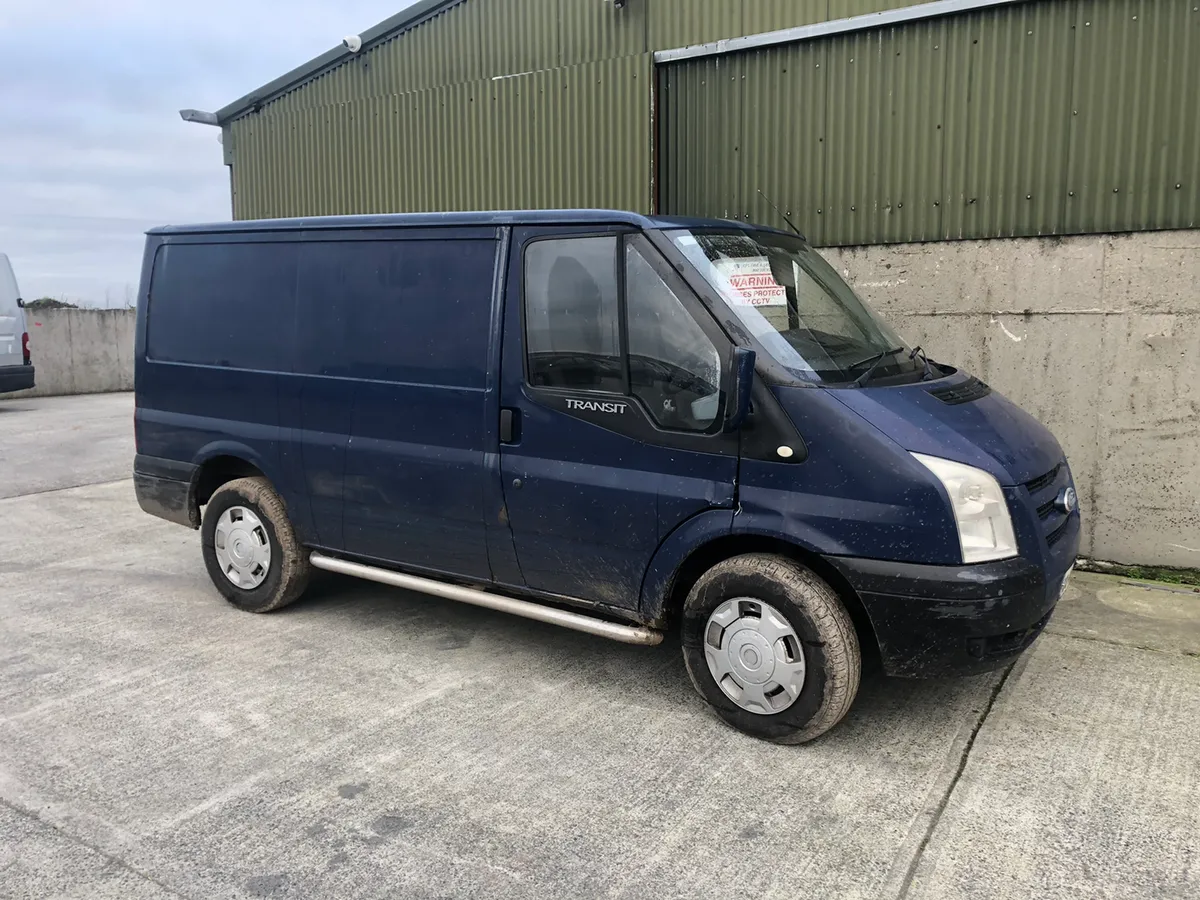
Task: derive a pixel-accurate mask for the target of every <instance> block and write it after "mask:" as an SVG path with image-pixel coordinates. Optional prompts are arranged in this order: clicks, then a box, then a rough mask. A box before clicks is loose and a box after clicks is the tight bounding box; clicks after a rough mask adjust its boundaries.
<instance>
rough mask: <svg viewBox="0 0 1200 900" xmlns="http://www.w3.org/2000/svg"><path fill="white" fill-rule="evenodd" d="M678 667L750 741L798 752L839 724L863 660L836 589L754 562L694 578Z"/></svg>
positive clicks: (779, 562) (784, 567)
mask: <svg viewBox="0 0 1200 900" xmlns="http://www.w3.org/2000/svg"><path fill="white" fill-rule="evenodd" d="M683 658H684V662H685V664H686V665H687V670H688V675H689V676H690V677H691V679H692V684H693V685H695V687H696V690H697V691H699V692H700V695H701V696H702V697H703V698H704V699H705V700H706V701H707V702H708V704H709V706H711V707H712V708H713V710H714V711H715V712H716V713H717V715H719V716H720V717H721V718H722V719H724V720H725V721H726V722H728V723H729V724H730V725H732V726H733V727H734V728H737V729H738V730H740V731H744V732H745V733H746V734H750V735H753V736H754V737H759V738H765V739H766V740H770V741H776V742H778V743H781V744H802V743H804V742H805V741H811V740H813V739H814V738H816V737H819V736H821V735H822V734H824V733H825V732H826V731H828V730H829V729H830V728H832V727H833V726H834V725H836V724H837V723H838V722H840V721H841V720H842V717H843V716H845V715H846V713H847V712H848V711H849V709H850V704H852V703H853V702H854V697H855V695H856V694H857V693H858V683H859V678H860V675H861V671H862V656H861V653H860V651H859V646H858V636H857V635H856V634H855V631H854V625H853V623H852V622H851V621H850V615H849V614H848V613H847V612H846V608H845V607H844V606H843V605H842V603H841V601H840V600H839V599H838V596H837V594H836V593H835V592H834V591H833V589H832V588H830V586H829V585H828V584H826V583H825V582H824V581H822V580H821V579H820V578H818V577H817V576H816V575H815V574H813V572H811V571H810V570H808V569H806V568H805V567H804V566H802V565H800V564H799V563H796V562H793V561H792V560H790V559H787V558H786V557H782V556H770V555H766V554H750V555H746V556H736V557H734V558H732V559H727V560H725V561H724V562H721V563H718V564H717V565H715V566H713V567H712V568H711V569H709V570H708V571H707V572H705V573H704V575H702V576H701V577H700V580H699V581H697V582H696V584H695V586H694V587H693V588H692V590H691V592H690V593H689V594H688V597H687V600H686V601H685V602H684V608H683Z"/></svg>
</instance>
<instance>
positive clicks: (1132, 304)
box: [824, 231, 1200, 567]
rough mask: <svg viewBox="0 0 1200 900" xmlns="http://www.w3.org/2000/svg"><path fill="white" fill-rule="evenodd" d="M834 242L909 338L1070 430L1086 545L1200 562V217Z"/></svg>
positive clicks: (1115, 556) (1119, 554) (1108, 553)
mask: <svg viewBox="0 0 1200 900" xmlns="http://www.w3.org/2000/svg"><path fill="white" fill-rule="evenodd" d="M824 253H825V256H826V258H828V259H829V260H830V262H831V263H832V264H833V265H835V266H836V267H837V268H838V269H839V270H840V271H841V272H842V273H843V275H844V276H845V277H846V278H847V280H849V281H850V282H851V283H852V284H854V285H855V287H856V288H857V290H858V291H859V293H860V294H861V295H862V296H863V297H864V298H865V299H867V300H868V301H869V302H870V303H871V305H872V306H874V307H875V309H877V310H879V311H880V312H882V313H883V314H884V315H885V316H886V317H887V318H888V319H889V321H891V322H892V324H893V325H894V326H895V327H896V328H897V330H899V332H900V334H901V335H902V336H903V337H904V338H905V339H906V340H908V341H910V342H912V343H920V344H922V345H923V346H924V347H925V349H926V350H927V351H928V353H929V355H930V356H931V357H932V358H934V359H937V360H940V361H942V362H946V363H952V364H954V365H957V366H960V367H962V368H965V369H967V370H969V371H971V372H972V373H974V374H976V375H978V376H979V377H980V378H982V379H984V380H985V381H987V382H988V383H989V384H991V385H992V386H993V387H994V388H995V389H996V390H998V391H1000V392H1001V393H1003V394H1005V395H1006V396H1008V397H1009V398H1011V399H1012V400H1013V401H1015V402H1016V403H1018V404H1019V405H1020V406H1022V407H1024V408H1025V409H1026V410H1028V411H1029V412H1030V413H1032V414H1033V415H1035V416H1037V417H1038V418H1039V419H1040V420H1041V421H1042V422H1044V423H1045V424H1046V425H1047V426H1049V427H1050V429H1051V430H1052V431H1053V432H1054V433H1055V435H1057V436H1058V439H1059V441H1060V442H1061V443H1062V444H1063V447H1064V449H1065V450H1066V452H1067V455H1068V457H1069V459H1070V461H1071V466H1072V469H1073V471H1074V473H1075V478H1076V481H1077V483H1078V486H1079V493H1080V498H1081V502H1082V509H1083V514H1084V529H1085V530H1084V539H1083V546H1082V549H1081V552H1082V553H1083V554H1084V555H1085V556H1090V557H1095V558H1098V559H1106V560H1115V561H1118V562H1125V563H1143V564H1157V565H1171V566H1187V567H1197V566H1200V231H1164V232H1149V233H1141V234H1129V235H1104V236H1085V237H1071V238H1025V239H1014V240H989V241H962V242H954V243H936V244H908V245H894V246H881V247H867V248H848V249H842V250H827V251H824Z"/></svg>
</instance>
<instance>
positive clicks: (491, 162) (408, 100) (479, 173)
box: [230, 54, 653, 219]
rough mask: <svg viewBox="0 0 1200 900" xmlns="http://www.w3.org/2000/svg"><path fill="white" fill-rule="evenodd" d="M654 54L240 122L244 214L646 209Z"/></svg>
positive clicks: (274, 112) (236, 187)
mask: <svg viewBox="0 0 1200 900" xmlns="http://www.w3.org/2000/svg"><path fill="white" fill-rule="evenodd" d="M652 84H653V66H652V62H651V58H650V56H649V55H647V54H642V55H639V56H630V57H624V58H621V59H612V60H601V61H599V62H593V63H587V64H584V65H580V66H568V67H561V68H555V69H542V70H540V71H537V72H533V73H530V74H528V75H523V76H516V77H508V78H500V79H484V80H479V81H472V82H464V83H459V84H452V85H447V86H443V87H437V88H430V89H428V90H422V91H414V92H411V93H405V94H393V95H391V96H364V97H360V98H356V99H354V100H346V101H341V102H331V103H327V104H325V105H321V106H316V107H314V108H310V109H304V108H294V107H293V108H290V109H288V108H284V107H283V106H282V105H275V106H273V107H272V108H271V109H269V110H267V111H264V112H263V113H260V114H258V115H252V116H245V117H243V118H241V119H236V120H234V122H233V123H232V126H231V129H230V132H231V139H232V141H233V144H234V166H233V191H234V215H235V218H238V219H253V218H268V217H279V216H309V215H338V214H349V213H371V212H416V211H424V210H455V209H506V208H508V209H511V208H525V207H529V208H536V207H543V208H545V207H591V206H615V207H621V208H626V209H631V210H643V211H648V210H649V207H650V183H651V164H650V151H651V93H652V91H651V88H652Z"/></svg>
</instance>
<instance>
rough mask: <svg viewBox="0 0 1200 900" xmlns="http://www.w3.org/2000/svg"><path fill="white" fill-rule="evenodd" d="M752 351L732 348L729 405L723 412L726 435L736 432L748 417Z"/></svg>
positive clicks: (752, 372) (751, 381) (752, 361)
mask: <svg viewBox="0 0 1200 900" xmlns="http://www.w3.org/2000/svg"><path fill="white" fill-rule="evenodd" d="M754 360H755V355H754V351H753V350H747V349H746V348H745V347H734V348H733V356H732V359H731V360H730V366H729V369H730V373H729V374H730V388H729V404H728V405H727V406H726V411H725V428H724V431H725V433H726V434H728V433H729V432H731V431H737V430H738V429H739V428H741V427H742V423H743V422H745V421H746V417H747V416H748V415H750V391H751V389H752V388H753V387H754Z"/></svg>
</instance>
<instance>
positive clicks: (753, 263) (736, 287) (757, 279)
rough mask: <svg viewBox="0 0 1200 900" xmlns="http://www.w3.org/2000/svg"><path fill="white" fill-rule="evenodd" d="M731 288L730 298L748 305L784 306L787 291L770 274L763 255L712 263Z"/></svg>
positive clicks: (768, 263)
mask: <svg viewBox="0 0 1200 900" xmlns="http://www.w3.org/2000/svg"><path fill="white" fill-rule="evenodd" d="M713 265H714V266H716V268H717V271H719V272H720V273H721V274H722V275H723V276H725V279H726V280H727V281H728V282H729V286H730V287H731V288H732V291H731V295H732V299H735V300H740V301H741V302H743V303H747V304H749V305H750V306H786V305H787V293H786V292H785V291H784V289H783V286H782V285H780V284H779V282H778V281H776V280H775V276H774V275H772V274H771V263H770V262H769V261H768V260H767V258H766V257H765V256H751V257H744V258H741V259H722V260H718V261H716V262H714V263H713Z"/></svg>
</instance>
